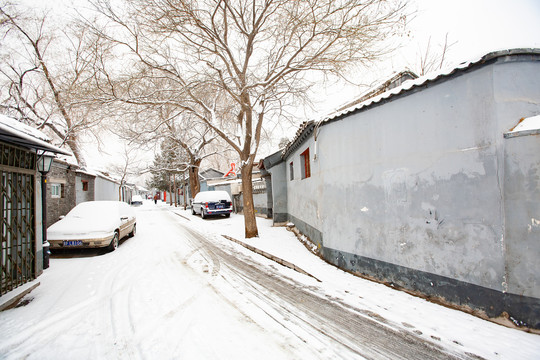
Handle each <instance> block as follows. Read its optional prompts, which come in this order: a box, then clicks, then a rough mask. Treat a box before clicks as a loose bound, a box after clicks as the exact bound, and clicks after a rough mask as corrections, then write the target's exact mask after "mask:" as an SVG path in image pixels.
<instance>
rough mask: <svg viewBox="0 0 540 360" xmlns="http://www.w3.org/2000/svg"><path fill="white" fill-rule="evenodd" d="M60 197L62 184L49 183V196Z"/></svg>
mask: <svg viewBox="0 0 540 360" xmlns="http://www.w3.org/2000/svg"><path fill="white" fill-rule="evenodd" d="M61 197H62V185H61V184H51V198H53V199H58V198H61Z"/></svg>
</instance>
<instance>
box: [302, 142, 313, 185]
mask: <svg viewBox="0 0 540 360" xmlns="http://www.w3.org/2000/svg"><path fill="white" fill-rule="evenodd" d="M300 163H301V164H302V166H301V170H302V171H301V178H302V180H303V179H307V178H310V177H311V161H310V158H309V147H308V148H307V149H306V150H304V152H303V153H301V154H300Z"/></svg>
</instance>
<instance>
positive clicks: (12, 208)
mask: <svg viewBox="0 0 540 360" xmlns="http://www.w3.org/2000/svg"><path fill="white" fill-rule="evenodd" d="M0 151H1V154H0V171H1V173H2V179H1V183H0V194H1V201H0V211H1V212H2V247H1V250H0V265H1V281H0V296H2V295H3V294H5V293H7V292H8V291H11V290H13V289H14V288H16V287H18V286H20V285H23V284H25V283H26V282H28V281H31V280H33V279H34V278H35V230H34V229H35V205H34V186H35V179H34V176H35V168H36V154H35V153H32V152H30V151H27V150H25V149H21V148H18V147H14V146H10V145H8V144H4V143H0Z"/></svg>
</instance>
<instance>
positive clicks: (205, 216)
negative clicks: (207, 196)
mask: <svg viewBox="0 0 540 360" xmlns="http://www.w3.org/2000/svg"><path fill="white" fill-rule="evenodd" d="M207 217H208V215H205V214H204V209H203V208H201V218H203V219H206V218H207Z"/></svg>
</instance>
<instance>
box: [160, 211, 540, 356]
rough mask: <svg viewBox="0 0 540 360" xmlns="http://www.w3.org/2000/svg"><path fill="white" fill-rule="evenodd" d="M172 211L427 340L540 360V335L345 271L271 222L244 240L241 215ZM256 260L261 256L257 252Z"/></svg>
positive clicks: (472, 350)
mask: <svg viewBox="0 0 540 360" xmlns="http://www.w3.org/2000/svg"><path fill="white" fill-rule="evenodd" d="M170 209H171V210H172V211H174V212H175V213H177V214H179V215H181V216H182V217H184V218H186V219H189V223H190V225H189V226H191V227H193V228H196V229H198V230H199V231H201V232H204V233H206V234H207V235H208V236H209V237H212V236H213V237H219V235H228V236H231V237H233V238H235V239H237V240H240V241H241V242H244V243H246V244H249V245H252V246H254V247H256V248H258V249H260V250H263V251H265V252H268V253H270V254H272V255H274V256H276V257H279V258H282V259H284V260H287V261H289V262H291V263H293V264H295V265H296V266H298V267H300V268H301V269H303V270H305V271H306V272H308V273H310V274H311V275H313V276H315V277H316V278H317V279H320V280H321V282H320V283H318V282H316V281H315V280H313V278H311V277H308V276H305V275H302V274H300V273H294V272H292V271H291V270H289V269H286V268H284V267H283V271H284V272H287V276H290V277H292V276H294V278H295V280H297V281H303V282H305V283H306V284H307V285H309V286H317V287H320V288H321V289H322V291H323V292H325V293H326V294H328V295H330V296H332V297H335V298H337V299H341V300H343V301H345V302H346V303H348V304H351V305H353V306H355V307H357V308H361V309H366V310H369V311H372V312H374V313H377V314H379V315H380V316H382V317H384V318H385V319H387V320H389V321H390V322H392V323H394V324H397V325H398V326H401V327H402V328H403V329H404V330H406V331H414V332H415V333H416V334H420V333H421V334H422V335H421V336H423V337H424V338H426V339H428V340H430V341H435V342H438V343H440V344H441V345H443V346H445V347H447V348H450V349H455V350H457V351H460V352H463V351H465V352H469V353H473V354H476V355H478V356H481V357H483V358H486V359H539V358H540V355H539V354H540V335H535V334H531V333H526V332H524V331H521V330H517V329H511V328H507V327H504V326H501V325H498V324H495V323H492V322H489V321H486V320H483V319H480V318H477V317H475V316H472V315H469V314H466V313H464V312H461V311H457V310H453V309H449V308H446V307H443V306H440V305H437V304H434V303H431V302H428V301H426V300H424V299H421V298H418V297H415V296H412V295H409V294H407V293H405V292H402V291H397V290H394V289H392V288H389V287H387V286H385V285H382V284H378V283H375V282H372V281H368V280H365V279H362V278H359V277H357V276H354V275H352V274H349V273H346V272H344V271H342V270H339V269H338V268H336V267H334V266H332V265H330V264H328V263H326V262H325V261H323V260H322V259H320V258H319V257H317V256H316V255H313V254H312V253H310V252H309V251H308V250H307V249H306V248H305V247H304V245H303V244H301V243H300V241H299V240H298V239H297V238H296V237H295V235H294V234H293V233H292V232H290V231H288V230H287V229H286V228H285V227H273V226H272V221H271V220H269V219H263V218H257V226H258V229H259V237H258V238H251V239H245V237H244V222H243V216H242V215H237V214H232V215H231V217H230V218H229V219H226V218H214V219H212V218H211V219H209V220H203V219H201V218H200V216H198V215H196V216H193V215H191V213H190V210H181V209H180V208H174V206H173V207H171V208H170ZM237 246H238V247H240V245H237ZM246 252H249V251H248V250H246ZM253 256H254V257H255V258H257V257H259V258H260V256H258V255H256V254H253ZM261 261H262V260H261ZM292 273H294V275H293V274H292Z"/></svg>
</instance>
